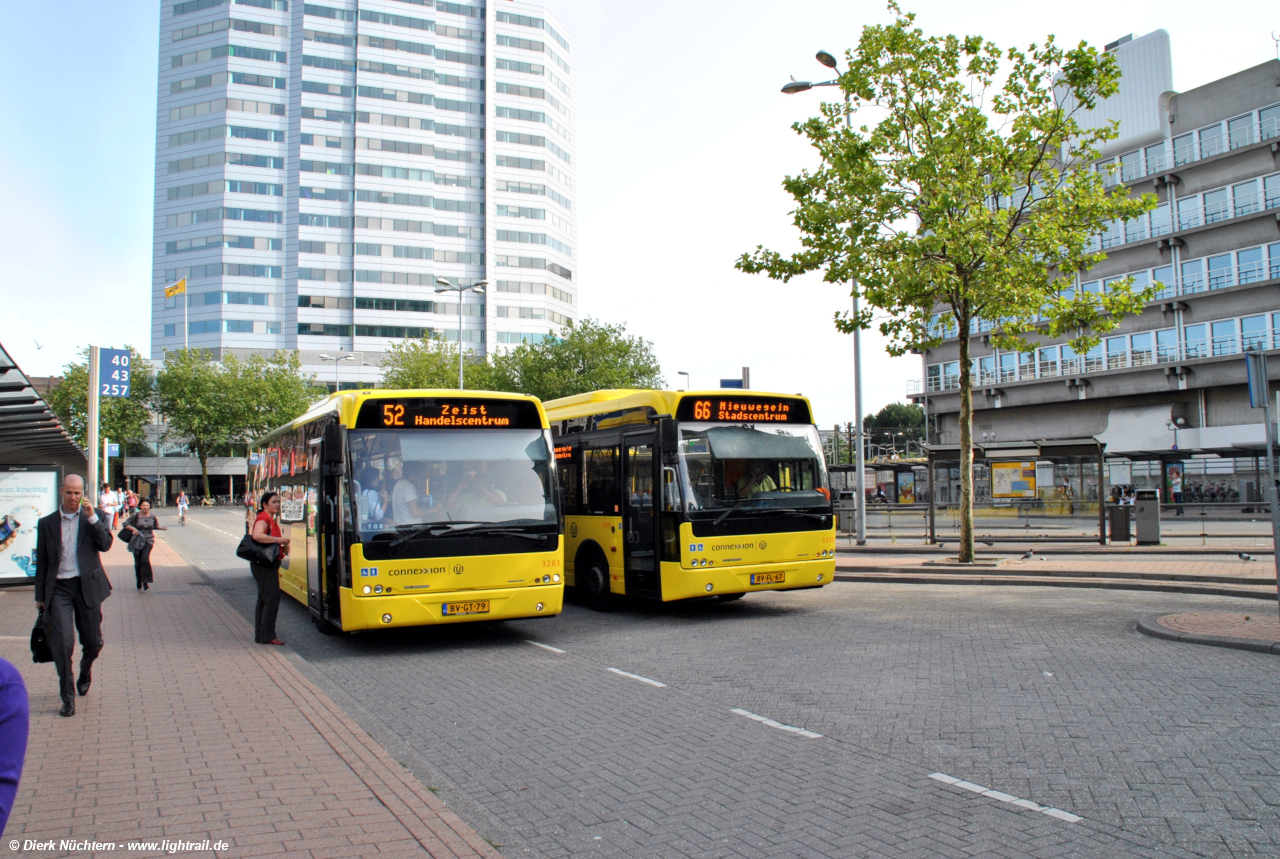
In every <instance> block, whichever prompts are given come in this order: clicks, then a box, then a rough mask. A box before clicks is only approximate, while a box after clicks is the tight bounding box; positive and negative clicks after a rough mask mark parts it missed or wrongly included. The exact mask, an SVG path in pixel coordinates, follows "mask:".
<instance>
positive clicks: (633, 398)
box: [543, 388, 813, 421]
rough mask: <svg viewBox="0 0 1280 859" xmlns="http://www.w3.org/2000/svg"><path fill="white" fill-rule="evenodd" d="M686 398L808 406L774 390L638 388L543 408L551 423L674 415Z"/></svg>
mask: <svg viewBox="0 0 1280 859" xmlns="http://www.w3.org/2000/svg"><path fill="white" fill-rule="evenodd" d="M685 397H720V398H724V397H766V398H768V397H778V398H785V399H791V400H803V401H804V402H805V403H806V404H807V405H810V409H809V412H810V414H812V413H813V409H812V405H811V404H810V403H809V399H808V397H805V396H802V395H800V394H779V393H776V392H773V391H746V390H739V389H737V388H723V389H721V388H711V389H704V390H696V391H671V390H646V389H640V388H608V389H605V390H601V391H591V392H590V393H587V394H577V395H575V396H572V397H561V398H560V399H558V400H547V402H545V403H543V406H544V407H545V408H546V410H547V418H548V419H549V420H552V421H559V420H565V419H566V418H580V417H586V416H588V415H598V414H605V413H608V412H615V411H625V410H627V409H639V408H644V407H645V406H649V407H651V408H652V409H653V410H654V412H655V413H657V414H660V415H674V414H675V413H676V406H678V405H679V403H680V401H681V400H682V399H684V398H685Z"/></svg>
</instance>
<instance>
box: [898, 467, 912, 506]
mask: <svg viewBox="0 0 1280 859" xmlns="http://www.w3.org/2000/svg"><path fill="white" fill-rule="evenodd" d="M898 503H899V504H915V503H916V475H915V472H913V471H899V472H898Z"/></svg>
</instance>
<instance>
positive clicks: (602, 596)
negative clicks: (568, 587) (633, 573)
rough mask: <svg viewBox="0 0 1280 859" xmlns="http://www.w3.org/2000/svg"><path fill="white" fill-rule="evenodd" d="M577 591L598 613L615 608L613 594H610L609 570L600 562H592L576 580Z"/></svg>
mask: <svg viewBox="0 0 1280 859" xmlns="http://www.w3.org/2000/svg"><path fill="white" fill-rule="evenodd" d="M576 582H577V591H578V593H579V594H581V596H582V601H583V602H585V603H586V604H587V605H588V606H589V607H590V608H592V609H595V610H596V611H609V609H611V608H612V607H613V594H612V593H610V592H609V568H608V567H606V566H605V565H604V564H603V563H601V562H600V561H599V560H595V561H592V562H591V563H590V564H588V565H587V568H586V570H584V571H583V572H582V573H581V574H579V575H578V576H577V578H576Z"/></svg>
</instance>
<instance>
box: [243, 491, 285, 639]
mask: <svg viewBox="0 0 1280 859" xmlns="http://www.w3.org/2000/svg"><path fill="white" fill-rule="evenodd" d="M279 515H280V496H279V495H278V494H277V493H275V492H264V493H263V494H262V501H261V502H259V504H258V518H257V519H254V520H253V530H252V532H251V534H252V536H253V541H254V542H255V543H261V544H262V545H264V546H272V545H275V546H279V547H280V556H279V557H280V560H283V559H284V557H285V556H286V555H288V554H289V538H288V537H284V536H282V535H281V533H280V526H279V525H278V524H277V523H276V518H277V517H278V516H279ZM279 568H280V564H279V563H278V562H277V563H276V565H275V566H274V567H263V566H259V565H258V564H252V563H251V564H249V570H250V571H251V572H252V573H253V580H254V581H255V582H257V583H258V604H257V606H255V607H254V609H253V640H254V641H256V642H257V643H258V644H284V642H283V641H281V640H280V639H278V638H276V614H277V613H278V612H279V611H280V573H279V572H278V570H279Z"/></svg>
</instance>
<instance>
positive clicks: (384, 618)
mask: <svg viewBox="0 0 1280 859" xmlns="http://www.w3.org/2000/svg"><path fill="white" fill-rule="evenodd" d="M382 622H383V623H391V615H389V614H384V615H383V616H382Z"/></svg>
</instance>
